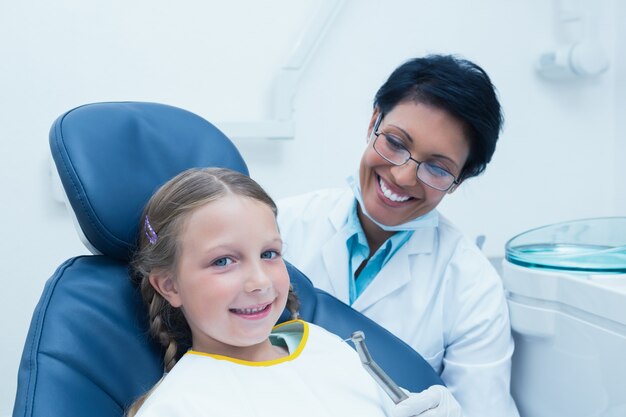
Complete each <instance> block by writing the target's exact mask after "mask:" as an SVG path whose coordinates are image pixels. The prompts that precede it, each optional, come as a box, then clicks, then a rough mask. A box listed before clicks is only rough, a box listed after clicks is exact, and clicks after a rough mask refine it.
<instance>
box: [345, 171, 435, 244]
mask: <svg viewBox="0 0 626 417" xmlns="http://www.w3.org/2000/svg"><path fill="white" fill-rule="evenodd" d="M346 180H347V181H348V185H350V188H352V192H353V193H354V197H355V198H356V201H358V203H359V206H361V211H362V212H363V214H365V215H366V216H367V218H368V219H370V220H371V221H373V222H374V223H375V224H376V226H378V227H380V228H381V229H382V230H384V231H386V232H402V231H405V230H416V229H421V228H424V227H437V225H438V224H439V215H438V214H437V211H435V210H431V211H429V212H428V213H426V214H424V215H423V216H420V217H417V218H415V219H413V220H410V221H408V222H406V223H402V224H398V225H396V226H387V225H385V224H382V223H379V222H378V221H376V219H374V218H373V217H372V216H370V214H369V213H368V212H367V209H366V208H365V204H364V203H363V194H362V193H361V180H360V177H359V173H358V172H357V173H356V175H350V176H349V177H348V178H347V179H346Z"/></svg>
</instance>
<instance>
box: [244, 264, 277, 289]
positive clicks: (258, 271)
mask: <svg viewBox="0 0 626 417" xmlns="http://www.w3.org/2000/svg"><path fill="white" fill-rule="evenodd" d="M247 274H248V276H247V278H246V282H245V290H246V292H255V291H259V292H265V291H267V290H269V289H270V288H271V287H272V280H271V279H270V276H269V274H268V273H267V272H266V271H265V270H264V269H263V267H262V266H261V265H255V266H254V267H252V268H250V270H249V271H248V272H247Z"/></svg>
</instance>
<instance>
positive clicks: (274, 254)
mask: <svg viewBox="0 0 626 417" xmlns="http://www.w3.org/2000/svg"><path fill="white" fill-rule="evenodd" d="M277 256H280V253H278V251H275V250H266V251H265V252H263V253H261V259H274V258H276V257H277Z"/></svg>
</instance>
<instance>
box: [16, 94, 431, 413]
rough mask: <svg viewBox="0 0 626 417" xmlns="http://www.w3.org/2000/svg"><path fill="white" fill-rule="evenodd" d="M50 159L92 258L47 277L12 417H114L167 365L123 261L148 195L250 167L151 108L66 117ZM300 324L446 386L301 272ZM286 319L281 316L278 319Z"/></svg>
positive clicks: (414, 384) (414, 382)
mask: <svg viewBox="0 0 626 417" xmlns="http://www.w3.org/2000/svg"><path fill="white" fill-rule="evenodd" d="M50 146H51V150H52V155H53V158H54V161H55V164H56V167H57V170H58V173H59V176H60V178H61V182H62V184H63V187H64V189H65V192H66V194H67V198H68V200H69V203H70V206H71V208H72V210H73V212H74V215H75V216H76V220H77V223H78V225H79V226H80V229H81V231H82V233H83V234H84V237H85V238H86V240H87V242H86V243H87V244H88V246H90V247H91V248H92V249H93V250H96V251H97V252H98V253H100V254H99V255H92V256H78V257H75V258H72V259H69V260H68V261H66V262H65V263H63V264H62V265H61V266H60V267H59V268H58V269H57V271H56V272H55V273H54V275H53V276H52V277H51V278H50V279H49V280H48V282H47V283H46V286H45V288H44V291H43V294H42V296H41V299H40V301H39V303H38V305H37V307H36V309H35V312H34V314H33V318H32V322H31V326H30V329H29V332H28V336H27V340H26V343H25V347H24V352H23V355H22V359H21V363H20V368H19V375H18V389H17V396H16V400H15V406H14V409H13V417H25V416H46V417H70V416H90V417H114V416H115V417H119V416H122V415H123V413H124V410H125V407H127V406H128V405H129V404H130V403H131V402H132V401H133V400H134V399H135V398H136V397H138V396H139V395H141V394H142V393H143V392H144V391H146V390H147V389H149V388H150V387H152V386H153V385H154V383H155V382H156V381H157V380H158V379H159V378H160V377H161V374H162V372H163V365H162V352H161V349H160V347H159V346H158V345H157V344H155V343H154V342H153V341H152V340H151V339H150V338H149V336H148V333H147V313H146V311H145V310H144V306H143V304H142V301H141V297H140V295H139V293H138V291H137V290H136V288H134V286H133V285H132V284H131V282H130V279H129V270H128V260H129V256H130V254H131V252H132V248H133V242H134V241H135V236H136V233H137V230H138V225H139V217H140V215H141V211H142V209H143V206H144V204H145V203H146V202H147V200H148V199H149V197H150V195H151V194H152V193H153V192H154V191H155V190H156V189H157V188H158V187H159V186H160V185H161V184H163V183H164V182H166V181H167V180H168V179H170V178H171V177H173V176H174V175H176V174H178V173H179V172H181V171H184V170H185V169H188V168H191V167H205V166H219V167H226V168H231V169H235V170H238V171H240V172H243V173H245V174H247V173H248V170H247V167H246V164H245V162H244V161H243V159H242V158H241V155H240V154H239V152H238V151H237V149H236V148H235V146H234V145H233V144H232V142H231V141H230V140H229V139H228V138H226V137H225V136H224V135H223V134H222V133H221V132H220V131H219V130H218V129H217V128H215V127H214V126H213V125H212V124H210V123H209V122H207V121H206V120H204V119H202V118H200V117H198V116H197V115H194V114H193V113H190V112H187V111H185V110H182V109H179V108H175V107H171V106H166V105H162V104H155V103H138V102H120V103H96V104H90V105H85V106H81V107H78V108H76V109H73V110H70V111H68V112H67V113H65V114H63V115H61V116H60V117H59V118H58V119H57V120H56V121H55V122H54V124H53V126H52V129H51V131H50ZM288 270H289V274H290V278H291V280H292V282H293V284H294V287H295V288H296V291H297V292H298V295H299V297H300V299H301V304H302V308H301V311H300V312H301V316H302V318H303V319H305V320H307V321H310V322H313V323H317V324H318V325H321V326H323V327H325V328H327V329H328V330H330V331H332V332H334V333H337V334H338V335H340V336H341V337H342V338H347V337H348V336H350V335H351V334H352V332H353V331H355V330H363V331H364V332H365V334H366V337H367V343H368V347H369V350H370V352H371V354H372V356H373V357H374V358H375V359H376V361H377V362H378V363H379V364H380V365H381V366H382V367H383V368H384V369H385V370H386V371H387V372H388V373H389V374H390V375H391V376H392V378H394V379H395V380H396V381H397V382H398V383H399V384H400V385H402V386H404V387H406V388H408V389H410V390H411V391H420V390H422V389H424V388H426V387H428V386H430V385H432V384H436V383H442V382H441V380H440V379H439V377H438V376H437V375H436V374H435V372H434V371H433V370H432V368H430V366H429V365H428V363H427V362H425V361H424V360H423V359H422V358H421V357H420V356H419V355H418V354H417V353H416V352H414V351H413V350H412V349H411V348H410V347H409V346H408V345H406V344H404V343H403V342H401V341H400V340H399V339H397V338H395V337H394V336H393V335H391V333H389V332H387V331H386V330H384V329H383V328H381V327H380V326H378V325H377V324H375V323H374V322H372V321H371V320H369V319H367V318H366V317H365V316H363V315H361V314H360V313H358V312H356V311H355V310H353V309H351V308H350V307H349V306H347V305H345V304H343V303H341V302H340V301H338V300H337V299H335V298H334V297H332V296H330V295H328V294H326V293H324V292H323V291H321V290H318V289H315V288H313V286H312V285H311V283H310V281H309V280H308V279H307V278H306V277H305V276H304V275H303V274H302V273H300V272H299V271H298V270H297V269H296V268H294V267H293V266H291V265H288ZM286 318H287V314H284V315H283V318H282V319H283V320H284V319H286Z"/></svg>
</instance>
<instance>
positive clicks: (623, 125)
mask: <svg viewBox="0 0 626 417" xmlns="http://www.w3.org/2000/svg"><path fill="white" fill-rule="evenodd" d="M625 21H626V2H623V1H617V2H615V17H614V25H615V30H616V42H615V49H614V57H615V58H614V59H615V71H614V79H615V114H614V120H615V136H614V140H615V171H614V172H613V174H614V175H615V178H616V184H615V209H616V211H615V213H616V215H619V216H626V175H624V168H625V167H626V76H625V75H626V26H625V25H624V22H625Z"/></svg>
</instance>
